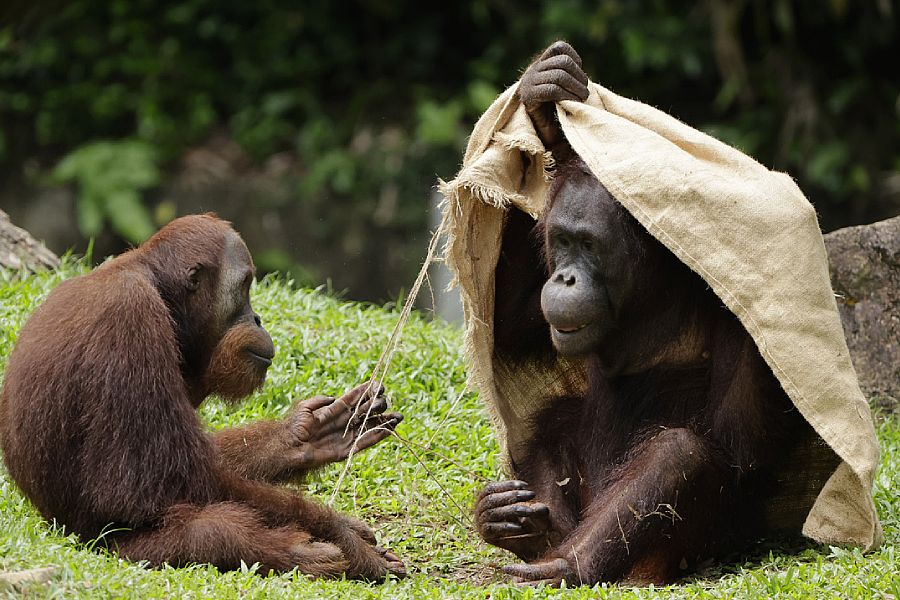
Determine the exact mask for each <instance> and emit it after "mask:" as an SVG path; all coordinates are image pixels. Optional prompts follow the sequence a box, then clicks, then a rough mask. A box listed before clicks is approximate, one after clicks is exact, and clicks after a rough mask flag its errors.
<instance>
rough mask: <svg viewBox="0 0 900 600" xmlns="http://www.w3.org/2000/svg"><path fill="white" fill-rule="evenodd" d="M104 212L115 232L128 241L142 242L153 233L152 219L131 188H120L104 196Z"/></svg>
mask: <svg viewBox="0 0 900 600" xmlns="http://www.w3.org/2000/svg"><path fill="white" fill-rule="evenodd" d="M106 214H107V215H108V216H109V220H110V222H111V223H112V227H113V229H114V230H115V232H116V233H118V234H120V235H121V236H122V237H124V238H125V239H127V240H128V241H129V242H132V243H138V242H142V241H144V240H145V239H147V238H148V237H150V236H151V235H153V232H154V227H153V221H152V219H151V218H150V213H149V211H147V208H146V207H145V206H144V205H143V204H141V200H140V197H139V196H138V193H137V192H136V191H135V190H133V189H126V190H120V191H118V192H116V193H113V194H111V195H109V196H108V197H107V198H106Z"/></svg>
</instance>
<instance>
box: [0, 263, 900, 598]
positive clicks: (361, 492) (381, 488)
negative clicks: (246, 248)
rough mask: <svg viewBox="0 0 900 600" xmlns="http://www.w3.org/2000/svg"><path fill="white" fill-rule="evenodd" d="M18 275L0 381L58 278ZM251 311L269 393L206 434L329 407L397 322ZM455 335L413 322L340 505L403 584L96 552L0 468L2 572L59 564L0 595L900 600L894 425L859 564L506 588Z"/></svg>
mask: <svg viewBox="0 0 900 600" xmlns="http://www.w3.org/2000/svg"><path fill="white" fill-rule="evenodd" d="M78 272H79V271H78V267H77V265H72V264H68V265H67V266H65V267H64V268H63V269H62V272H61V273H45V274H39V275H34V276H30V277H26V278H20V277H18V276H16V275H12V274H9V273H4V272H3V271H0V369H2V367H3V365H5V361H6V358H7V356H8V355H9V352H10V349H11V347H12V344H13V342H14V340H15V337H16V332H17V331H18V330H19V328H20V327H21V326H22V324H23V323H24V321H25V319H26V318H27V316H28V315H29V314H30V313H31V312H32V310H34V308H35V307H36V306H37V305H38V304H39V303H40V302H41V300H42V299H43V298H44V297H45V296H46V294H47V293H48V292H49V291H50V290H51V289H52V288H53V287H54V286H55V285H56V284H58V283H59V281H60V280H61V279H63V278H65V277H70V276H73V275H75V274H77V273H78ZM253 301H254V306H255V308H256V309H257V310H258V312H259V313H260V314H261V315H262V317H263V320H264V322H265V324H266V325H267V327H268V329H269V331H270V332H271V333H272V335H273V337H274V339H275V344H276V348H277V349H278V356H277V359H276V362H275V364H274V365H273V367H272V369H271V371H270V375H269V378H268V381H267V383H266V385H265V387H264V388H263V389H262V390H261V391H260V392H259V393H257V394H256V395H254V396H253V397H251V398H250V399H248V400H247V401H246V402H245V403H243V404H241V405H238V406H235V407H231V406H226V405H225V404H223V403H221V402H218V401H210V402H208V403H206V404H205V405H204V406H203V408H202V413H203V417H204V419H205V421H206V422H207V423H208V425H209V427H210V428H212V429H215V428H218V427H223V426H226V425H230V424H236V423H243V422H246V421H248V420H251V419H257V418H260V417H274V416H278V415H280V414H282V413H283V412H284V411H285V409H286V408H287V407H288V406H289V405H290V404H291V402H292V401H293V400H295V399H297V398H303V397H308V396H311V395H314V394H316V393H328V394H337V393H340V392H341V391H342V390H345V389H347V388H349V387H351V386H353V385H355V384H357V383H358V382H360V381H362V380H364V379H366V378H367V377H368V376H369V375H370V372H371V370H372V368H373V367H374V365H375V363H376V361H377V360H378V356H379V353H380V351H381V348H382V346H383V345H384V343H385V340H386V339H387V336H388V334H389V332H390V330H391V328H392V327H393V325H394V322H395V320H396V317H397V312H396V311H394V310H391V309H388V310H384V309H382V308H379V307H373V306H368V305H362V304H356V303H348V302H341V301H339V300H337V299H334V298H331V297H328V296H326V295H324V294H322V293H318V292H315V291H309V290H301V291H296V290H293V289H291V287H290V286H289V285H287V284H286V283H284V282H282V281H278V280H266V281H263V282H261V283H259V284H257V285H256V286H255V287H254V290H253ZM460 340H461V332H460V331H459V330H458V329H456V328H453V327H449V326H441V325H437V324H434V323H430V322H428V321H427V320H426V319H423V318H421V317H419V316H417V315H413V318H412V319H411V320H410V322H409V324H408V325H407V326H406V329H405V331H404V334H403V338H402V341H401V343H400V346H399V348H398V352H397V354H396V355H395V361H394V364H393V367H392V369H391V371H390V373H389V374H388V377H387V379H386V381H385V383H386V385H387V387H388V390H389V392H390V397H391V399H392V402H393V405H394V406H395V407H396V408H397V409H399V410H400V411H402V412H403V413H404V414H405V415H406V420H405V421H404V422H403V423H402V425H401V426H400V428H399V432H400V433H401V435H402V436H403V437H404V438H406V439H408V440H410V444H409V445H408V446H405V445H403V444H402V443H400V442H399V441H398V440H396V439H389V440H386V441H385V442H383V443H382V444H380V445H379V446H377V447H376V448H373V449H371V450H369V451H368V452H366V453H364V454H362V455H360V456H358V457H356V459H355V460H354V462H353V465H352V468H351V470H350V471H349V473H348V476H347V478H346V479H345V480H344V483H343V485H342V487H341V490H340V493H339V494H338V496H337V499H336V502H335V506H336V507H337V508H339V509H342V510H346V511H348V512H352V513H354V514H356V515H358V516H361V517H362V518H364V519H366V520H367V521H368V522H370V523H377V524H378V525H376V530H377V533H378V536H379V538H380V540H381V542H382V543H383V545H386V546H388V547H391V548H393V549H394V550H396V551H397V552H398V553H399V554H401V556H403V558H404V559H405V561H406V563H407V567H408V568H409V570H410V573H411V574H410V576H409V577H408V578H406V579H404V580H390V581H388V582H386V583H384V584H381V585H376V584H366V583H359V582H348V581H311V580H307V579H305V578H304V577H302V576H295V575H282V576H269V577H264V576H259V575H256V574H255V573H253V572H252V570H249V569H248V570H247V571H245V572H234V573H219V572H217V571H216V570H215V569H212V568H209V567H205V566H198V567H193V568H185V569H168V568H167V569H162V570H147V569H143V568H141V567H139V566H137V565H134V564H129V563H127V562H124V561H121V560H118V559H117V558H115V557H113V556H110V555H108V554H101V553H99V552H93V551H91V550H90V548H89V547H88V546H87V545H85V544H82V543H79V542H78V541H77V540H76V539H75V538H74V537H72V536H69V537H65V536H63V535H61V534H60V533H59V532H58V531H55V530H54V529H52V528H51V527H49V526H48V525H47V524H46V523H44V522H43V521H42V520H41V519H40V517H39V516H38V514H37V513H36V512H35V510H34V508H33V507H32V506H31V505H30V504H29V503H28V502H27V501H26V500H25V499H23V497H22V496H21V495H20V494H19V493H18V491H17V490H16V488H15V486H13V485H12V483H11V482H10V481H9V479H8V478H6V476H5V474H4V473H3V471H2V470H0V571H16V570H24V569H33V568H38V567H44V566H49V565H55V566H57V567H58V570H57V571H56V573H55V575H54V576H53V577H52V578H51V579H50V580H49V581H47V582H45V583H42V584H31V585H28V586H26V587H24V588H18V589H6V590H5V591H4V590H3V588H0V594H4V593H7V594H21V593H23V592H24V593H26V594H27V595H28V596H29V597H66V598H69V597H96V596H101V597H122V596H124V597H139V598H153V597H167V598H168V597H174V598H216V597H221V598H232V597H237V596H241V597H251V598H278V597H292V598H293V597H304V598H305V597H309V598H344V597H346V598H415V599H419V598H445V597H473V598H544V597H551V596H557V595H561V596H565V597H568V598H597V597H604V598H606V597H613V598H619V597H624V598H651V597H665V598H669V597H677V598H681V597H685V598H693V597H708V596H713V597H735V598H744V597H760V598H768V597H789V598H794V597H809V598H855V597H876V598H878V597H881V598H900V575H898V562H900V552H898V551H897V542H898V538H900V522H898V521H900V497H898V495H897V491H896V490H897V483H896V482H898V480H900V479H898V477H900V466H898V465H900V421H898V419H897V417H896V416H892V417H881V418H880V419H879V423H878V431H879V436H880V439H881V442H882V447H883V454H882V456H883V459H882V460H883V464H882V468H881V470H880V472H879V475H878V479H877V482H876V501H877V503H878V508H879V513H880V515H881V518H882V522H883V525H884V530H885V544H884V546H883V547H882V548H881V549H880V550H878V551H876V552H873V553H871V554H869V555H867V556H863V555H862V554H861V553H860V552H858V551H856V550H847V549H839V548H829V547H820V546H812V547H808V548H806V549H803V550H801V551H800V552H799V553H798V554H784V553H779V548H777V547H776V548H775V549H774V550H772V551H771V552H766V551H761V552H759V553H758V554H757V555H755V556H753V557H749V558H747V559H746V560H745V561H744V562H742V563H739V564H732V565H727V566H724V567H716V568H714V569H712V570H709V571H707V572H705V573H703V576H702V577H697V578H694V579H692V580H690V581H688V582H686V583H684V584H682V585H679V586H670V587H667V588H663V589H660V588H656V589H653V588H628V587H617V586H598V587H595V588H586V587H585V588H578V589H574V590H564V591H559V590H543V589H542V590H529V589H526V590H521V589H517V588H515V587H512V586H509V585H507V583H506V581H505V579H504V577H503V576H502V575H499V574H497V573H496V569H495V567H496V566H497V565H500V564H504V563H507V562H511V556H508V555H506V554H504V553H503V552H500V551H498V550H496V549H492V548H489V547H487V546H486V545H484V544H483V543H481V542H480V541H479V540H478V538H477V536H476V534H475V532H474V530H473V528H472V522H471V516H470V510H471V504H472V499H473V497H474V494H475V492H476V490H477V489H478V488H480V486H481V485H482V482H483V481H486V480H489V479H494V478H496V477H499V476H500V466H499V462H498V460H497V456H496V455H497V445H496V442H495V441H494V439H493V432H492V429H491V426H490V423H489V420H488V417H487V414H486V412H485V411H484V410H483V409H482V407H481V406H480V404H479V402H478V399H477V397H476V395H475V394H473V393H470V392H465V389H464V381H465V373H464V365H463V361H462V358H461V353H460ZM340 468H341V467H340V466H339V465H338V466H333V467H330V468H328V469H325V470H324V471H322V472H321V473H320V474H319V475H318V476H317V477H316V478H315V479H314V480H313V481H311V482H310V483H309V485H308V486H307V489H308V492H309V493H310V494H312V495H313V496H315V497H317V498H319V499H321V500H322V501H325V502H327V501H328V500H329V498H330V497H331V493H332V491H333V486H334V483H335V481H336V479H337V475H338V473H339V472H340Z"/></svg>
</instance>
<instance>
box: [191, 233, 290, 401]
mask: <svg viewBox="0 0 900 600" xmlns="http://www.w3.org/2000/svg"><path fill="white" fill-rule="evenodd" d="M224 245H225V247H224V250H223V257H222V267H221V269H220V270H219V273H218V275H219V276H218V280H217V281H216V280H215V279H214V278H212V277H206V278H204V277H203V276H202V275H203V271H202V270H200V271H198V272H197V273H196V274H195V276H199V277H200V278H201V279H208V280H209V281H208V282H203V281H201V283H200V285H204V283H205V284H206V285H210V286H214V287H215V298H217V303H216V306H215V309H214V310H213V319H214V322H213V325H212V327H211V329H213V331H212V332H210V334H211V337H213V338H214V339H215V338H218V343H217V344H216V346H215V347H214V348H213V351H212V356H211V359H210V362H209V367H208V368H207V371H206V374H205V376H204V381H205V383H206V385H205V391H206V392H207V393H215V394H218V395H220V396H222V397H223V398H225V399H227V400H239V399H241V398H243V397H245V396H247V395H248V394H250V393H251V392H252V391H253V390H255V389H257V388H258V387H260V386H261V385H262V384H263V382H264V381H265V376H266V370H267V369H268V368H269V365H271V364H272V358H273V357H274V356H275V347H274V345H273V344H272V338H271V337H270V336H269V333H268V332H267V331H266V330H265V329H264V328H263V327H262V321H261V320H260V318H259V315H257V314H256V313H255V312H254V311H253V308H252V307H251V306H250V286H251V284H252V283H253V279H254V277H255V273H256V269H255V268H254V266H253V261H252V259H251V258H250V252H249V251H248V250H247V246H246V245H245V244H244V242H243V240H241V238H240V236H238V235H237V233H235V232H233V231H229V232H227V234H226V236H225V244H224ZM203 300H204V298H203V297H202V295H201V297H199V298H195V301H197V302H202V301H203Z"/></svg>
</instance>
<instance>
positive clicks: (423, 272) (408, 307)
mask: <svg viewBox="0 0 900 600" xmlns="http://www.w3.org/2000/svg"><path fill="white" fill-rule="evenodd" d="M446 226H447V218H446V217H445V218H444V219H442V220H441V223H440V225H439V226H438V228H437V229H436V230H435V232H434V233H433V234H432V236H431V241H430V242H429V243H428V253H427V254H426V255H425V260H424V261H423V262H422V267H421V268H420V269H419V274H418V276H416V281H415V283H413V286H412V289H410V291H409V296H407V298H406V302H404V303H403V308H402V310H401V311H400V317H399V318H398V319H397V323H396V324H395V325H394V329H393V331H391V336H390V338H388V341H387V343H386V344H385V347H384V348H383V349H382V351H381V356H379V357H378V362H377V363H376V364H375V368H374V369H373V370H372V377H371V378H370V379H369V385H368V386H367V387H366V391H365V392H364V394H363V397H365V396H367V395H369V394H371V392H372V390H373V389H375V385H376V382H377V381H384V379H385V377H386V376H387V373H388V371H389V370H390V367H391V362H392V360H393V358H394V352H395V351H396V349H397V345H398V344H399V342H400V334H401V333H402V331H403V328H404V326H405V325H406V322H407V321H409V316H410V314H411V313H412V307H413V303H414V302H415V301H416V298H417V297H418V295H419V290H420V289H421V288H422V283H423V282H424V281H425V279H426V278H427V276H428V268H429V267H430V266H431V264H432V263H433V262H434V261H435V257H434V255H435V252H436V250H437V246H438V242H439V241H440V239H441V237H442V236H443V234H444V230H445V229H446ZM374 404H375V403H374V402H373V403H370V404H369V408H368V409H367V410H366V414H365V417H363V420H362V426H361V427H360V428H359V431H358V432H357V434H356V437H354V439H353V444H352V445H351V446H350V453H349V455H348V456H347V460H346V461H345V462H344V468H343V469H341V474H340V475H339V476H338V479H337V482H336V483H335V484H334V490H333V491H332V492H331V498H330V499H329V501H328V504H329V505H331V504H334V499H335V498H336V497H337V495H338V492H339V491H340V490H341V485H342V484H343V482H344V478H345V477H346V475H347V472H348V471H349V470H350V467H351V465H352V463H353V456H354V455H355V454H356V450H357V446H358V445H359V439H360V437H362V434H363V433H365V431H366V428H365V424H366V421H368V419H369V415H370V414H371V412H372V406H373V405H374ZM359 406H360V405H359V404H358V405H357V406H356V408H354V410H353V416H352V417H351V418H350V420H348V421H347V426H346V427H345V428H344V435H347V432H348V431H349V429H350V423H351V422H353V420H354V418H355V417H356V415H357V412H358V411H359ZM407 448H408V449H409V446H407Z"/></svg>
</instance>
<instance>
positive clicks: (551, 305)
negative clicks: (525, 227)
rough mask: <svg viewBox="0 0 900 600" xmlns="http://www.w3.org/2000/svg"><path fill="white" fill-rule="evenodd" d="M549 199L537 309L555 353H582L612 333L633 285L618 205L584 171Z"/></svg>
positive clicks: (588, 350) (631, 270) (569, 180)
mask: <svg viewBox="0 0 900 600" xmlns="http://www.w3.org/2000/svg"><path fill="white" fill-rule="evenodd" d="M550 201H551V208H550V211H549V214H548V215H547V219H546V223H545V245H546V253H547V262H548V266H549V268H550V270H551V275H550V277H549V278H548V280H547V282H546V283H545V284H544V287H543V290H542V292H541V310H542V311H543V313H544V318H545V319H546V320H547V323H549V324H550V336H551V339H552V341H553V345H554V346H555V347H556V349H557V351H558V352H559V353H560V354H563V355H569V356H571V355H583V354H586V353H588V352H590V351H592V350H593V349H595V348H596V347H597V346H598V344H599V343H600V342H601V341H602V340H603V339H604V338H605V337H606V335H607V334H608V333H609V332H610V330H611V329H612V326H613V324H614V323H615V322H616V320H617V318H618V316H619V314H620V313H621V311H622V305H623V302H624V299H626V298H627V297H628V296H629V295H630V292H631V289H632V287H633V282H634V276H633V273H634V271H633V269H631V268H629V264H628V261H627V260H626V259H625V257H626V256H627V245H628V243H627V240H626V239H625V237H624V236H622V234H621V231H620V229H619V226H620V224H621V218H622V214H621V207H618V206H616V204H615V200H613V198H612V197H611V196H610V195H609V193H608V192H607V191H606V190H605V189H604V188H603V186H601V185H599V183H598V182H597V181H596V179H594V178H593V177H591V176H589V175H587V174H585V173H573V175H572V176H570V177H568V178H567V179H566V180H565V182H564V183H563V184H562V185H561V186H559V188H558V190H557V191H556V195H555V196H554V197H553V198H551V199H550ZM623 246H624V247H623Z"/></svg>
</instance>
